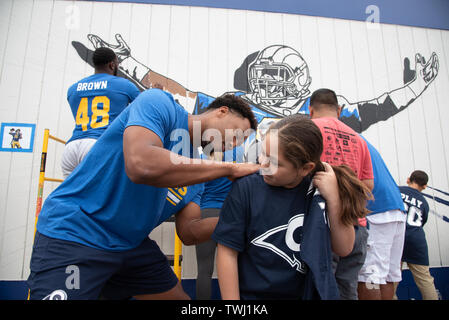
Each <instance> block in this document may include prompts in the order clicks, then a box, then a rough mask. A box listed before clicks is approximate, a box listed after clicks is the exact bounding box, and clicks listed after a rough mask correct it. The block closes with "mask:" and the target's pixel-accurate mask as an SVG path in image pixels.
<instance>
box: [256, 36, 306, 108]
mask: <svg viewBox="0 0 449 320" xmlns="http://www.w3.org/2000/svg"><path fill="white" fill-rule="evenodd" d="M311 80H312V78H311V77H310V73H309V68H308V66H307V63H306V62H305V61H304V59H303V58H302V57H301V55H300V54H299V53H298V52H297V51H296V50H294V49H292V48H290V47H288V46H284V45H273V46H269V47H267V48H265V49H263V50H262V51H260V52H259V54H258V55H257V58H256V59H255V60H254V61H253V62H251V63H250V64H249V66H248V82H249V86H250V89H251V94H252V98H253V99H254V100H255V101H256V102H257V103H261V104H263V105H267V106H282V104H283V103H284V102H285V100H298V99H303V98H305V97H306V96H308V95H309V94H310V91H309V90H308V88H309V85H310V83H311Z"/></svg>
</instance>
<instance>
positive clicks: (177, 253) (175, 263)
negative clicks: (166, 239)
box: [173, 228, 182, 281]
mask: <svg viewBox="0 0 449 320" xmlns="http://www.w3.org/2000/svg"><path fill="white" fill-rule="evenodd" d="M181 254H182V243H181V239H179V237H178V233H177V232H176V228H175V257H174V261H173V268H174V272H175V274H176V276H177V277H178V280H179V281H181V264H180V263H179V257H180V256H181Z"/></svg>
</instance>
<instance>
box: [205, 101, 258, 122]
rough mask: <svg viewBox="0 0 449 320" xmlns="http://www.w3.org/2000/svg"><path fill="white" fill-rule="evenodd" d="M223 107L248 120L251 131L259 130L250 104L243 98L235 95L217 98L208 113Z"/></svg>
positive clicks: (208, 108)
mask: <svg viewBox="0 0 449 320" xmlns="http://www.w3.org/2000/svg"><path fill="white" fill-rule="evenodd" d="M223 106H225V107H228V108H229V110H231V112H234V113H238V114H239V115H240V116H242V117H243V118H246V119H248V120H249V123H250V125H251V129H254V130H256V129H257V120H256V117H255V116H254V113H253V111H252V110H251V107H250V106H249V104H248V103H246V101H245V100H243V99H242V98H239V97H237V96H235V95H233V94H225V95H223V96H221V97H218V98H216V99H215V100H214V101H212V103H211V104H209V106H208V107H207V108H206V111H208V110H212V109H218V108H220V107H223Z"/></svg>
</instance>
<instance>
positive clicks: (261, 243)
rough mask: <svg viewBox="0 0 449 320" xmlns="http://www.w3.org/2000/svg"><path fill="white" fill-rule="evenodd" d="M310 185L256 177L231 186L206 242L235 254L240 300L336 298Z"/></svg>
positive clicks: (325, 232)
mask: <svg viewBox="0 0 449 320" xmlns="http://www.w3.org/2000/svg"><path fill="white" fill-rule="evenodd" d="M310 187H311V180H310V179H309V178H304V179H303V181H302V182H301V183H300V184H299V185H298V186H296V187H295V188H292V189H286V188H282V187H274V186H270V185H268V184H267V183H265V181H264V180H263V176H261V175H260V174H258V173H256V174H252V175H249V176H246V177H243V178H241V179H238V180H237V181H236V182H234V183H233V185H232V188H231V191H230V192H229V194H228V197H227V198H226V200H225V202H224V204H223V207H222V209H221V213H220V218H219V221H218V224H217V227H216V228H215V231H214V233H213V234H212V238H213V239H214V240H215V241H217V242H218V243H220V244H222V245H224V246H226V247H229V248H232V249H234V250H236V251H238V253H239V254H238V273H239V289H240V296H241V298H242V299H248V300H252V299H320V298H321V299H338V296H339V294H338V289H337V285H336V282H335V277H334V275H333V273H332V266H331V259H332V251H331V247H330V231H329V225H328V223H327V215H326V213H325V201H324V199H323V198H322V197H321V196H320V195H319V193H315V192H314V191H315V190H314V189H313V188H310Z"/></svg>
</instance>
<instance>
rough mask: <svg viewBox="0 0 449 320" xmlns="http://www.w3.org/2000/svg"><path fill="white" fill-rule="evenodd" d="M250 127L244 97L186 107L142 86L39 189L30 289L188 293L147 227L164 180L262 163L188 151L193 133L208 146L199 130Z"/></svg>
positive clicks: (69, 293) (39, 294)
mask: <svg viewBox="0 0 449 320" xmlns="http://www.w3.org/2000/svg"><path fill="white" fill-rule="evenodd" d="M256 127H257V122H256V120H255V118H254V115H253V113H252V111H251V109H250V108H249V106H248V105H247V104H246V103H245V102H244V101H242V100H241V99H239V98H237V97H235V96H232V95H229V96H223V97H220V98H217V99H216V100H215V101H214V102H213V103H211V105H210V106H209V109H208V110H207V112H205V113H203V114H201V115H190V114H188V113H187V111H186V110H184V109H183V108H182V107H181V106H180V105H178V104H177V103H176V102H175V100H174V98H173V96H172V95H171V94H169V93H167V92H164V91H162V90H159V89H150V90H147V91H145V92H143V93H141V94H140V95H139V96H138V97H137V98H136V99H135V100H134V101H133V102H132V103H131V105H130V106H129V107H128V108H126V109H125V110H124V111H123V112H122V113H121V114H120V115H119V116H118V117H117V118H116V120H115V121H114V122H113V123H112V124H111V125H110V126H109V128H108V129H107V130H106V131H105V133H104V134H102V135H101V137H100V138H99V139H98V141H97V143H95V145H94V146H93V147H92V149H91V151H90V152H89V153H88V154H87V155H86V157H85V159H84V160H83V161H82V162H81V163H80V165H79V166H78V167H76V168H75V170H74V171H73V172H72V174H71V175H70V176H69V177H68V178H67V179H66V180H65V181H64V182H63V183H62V184H61V185H60V186H59V187H58V188H57V189H56V190H55V191H54V192H53V193H52V194H50V195H49V196H48V198H47V199H46V201H45V203H44V205H43V207H42V211H41V213H40V216H39V220H38V223H37V233H36V238H35V244H34V247H33V253H32V257H31V262H30V267H31V273H30V276H29V278H28V284H29V287H30V298H31V299H42V298H47V299H48V298H50V297H54V296H55V295H54V293H55V292H56V291H57V292H58V293H61V294H60V295H59V296H60V297H65V298H69V299H97V298H98V297H99V295H100V293H101V292H102V289H103V288H107V289H108V290H107V291H109V292H104V290H103V295H104V296H112V295H114V296H115V297H121V296H123V297H129V296H135V297H136V298H138V299H149V298H152V299H154V298H160V299H162V298H167V299H187V298H188V296H187V295H186V294H185V292H184V291H183V289H182V287H181V285H180V283H178V280H177V278H176V276H175V275H174V273H173V271H172V270H171V268H170V266H169V265H168V262H167V259H166V258H165V255H164V254H163V253H162V252H161V251H160V249H159V247H158V246H157V244H156V243H155V242H154V241H152V240H150V239H148V234H149V233H150V232H151V231H152V230H153V229H154V227H155V226H156V225H158V224H159V223H160V219H161V216H162V213H163V210H164V202H165V200H166V197H167V187H178V186H189V185H194V184H199V183H202V182H205V181H209V180H213V179H217V178H219V177H228V178H230V179H235V178H237V177H241V176H244V175H247V174H251V173H253V172H255V171H257V170H259V166H258V165H255V164H233V163H227V162H214V161H208V160H199V159H191V157H192V153H193V152H192V151H193V150H194V148H193V145H192V144H194V143H195V141H196V140H197V138H198V139H199V140H200V141H201V145H202V146H207V144H208V143H209V142H210V141H206V140H203V138H204V135H203V133H204V132H205V131H206V130H212V129H215V130H216V132H218V133H219V134H221V137H220V138H221V140H222V145H224V137H225V131H226V130H231V131H232V132H235V131H239V130H241V131H246V130H249V129H256ZM195 128H199V129H200V130H198V131H197V132H196V134H197V135H200V136H199V137H196V136H194V135H193V133H195V130H194V129H195ZM216 142H219V140H218V141H215V143H216ZM180 147H181V148H180ZM186 148H187V150H185V149H186ZM172 150H173V151H175V150H176V152H177V153H179V154H180V153H184V154H186V155H190V157H187V156H181V155H179V154H177V153H174V152H172ZM199 230H200V231H199V232H201V228H199ZM197 236H198V237H200V236H201V235H197ZM181 240H182V238H181ZM73 266H75V267H76V268H78V269H79V270H78V272H77V274H78V278H79V285H78V286H75V287H73V286H72V285H70V283H69V285H68V284H67V281H66V280H67V277H68V275H67V273H66V272H67V270H68V271H70V270H74V269H73ZM67 268H69V269H67ZM69 276H70V274H69ZM61 291H62V292H63V294H62V292H61Z"/></svg>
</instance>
